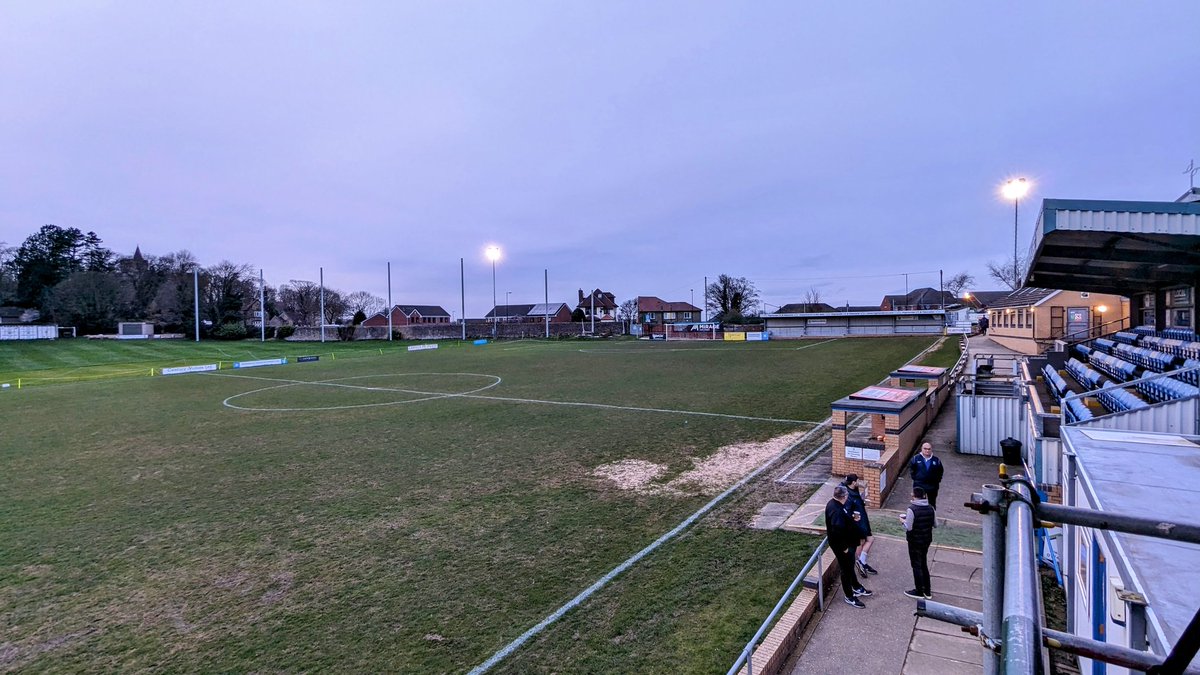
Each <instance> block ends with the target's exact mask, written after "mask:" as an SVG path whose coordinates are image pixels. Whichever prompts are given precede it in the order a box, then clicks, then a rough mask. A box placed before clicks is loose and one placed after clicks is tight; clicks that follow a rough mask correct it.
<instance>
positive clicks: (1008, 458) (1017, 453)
mask: <svg viewBox="0 0 1200 675" xmlns="http://www.w3.org/2000/svg"><path fill="white" fill-rule="evenodd" d="M1000 455H1001V456H1002V457H1004V463H1005V464H1007V465H1008V466H1022V465H1023V460H1022V457H1021V441H1018V440H1017V439H1015V438H1006V439H1004V440H1002V441H1000Z"/></svg>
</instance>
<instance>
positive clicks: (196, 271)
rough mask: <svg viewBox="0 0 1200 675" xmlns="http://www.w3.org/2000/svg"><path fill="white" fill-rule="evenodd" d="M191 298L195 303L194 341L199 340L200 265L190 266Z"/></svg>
mask: <svg viewBox="0 0 1200 675" xmlns="http://www.w3.org/2000/svg"><path fill="white" fill-rule="evenodd" d="M192 300H194V301H195V303H196V342H199V341H200V266H199V265H196V266H194V267H192Z"/></svg>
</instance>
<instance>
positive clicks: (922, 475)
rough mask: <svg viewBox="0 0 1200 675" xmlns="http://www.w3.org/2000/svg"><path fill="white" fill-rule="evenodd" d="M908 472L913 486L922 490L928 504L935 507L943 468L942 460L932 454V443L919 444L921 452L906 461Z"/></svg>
mask: <svg viewBox="0 0 1200 675" xmlns="http://www.w3.org/2000/svg"><path fill="white" fill-rule="evenodd" d="M908 472H909V474H910V475H911V476H912V480H913V487H919V488H921V489H922V490H924V491H925V496H926V497H927V498H928V499H929V505H930V506H932V507H933V508H935V509H936V508H937V497H938V488H939V487H940V486H941V484H942V473H944V472H945V469H944V468H943V467H942V460H940V459H938V458H937V457H935V456H934V455H933V446H932V445H930V444H929V443H922V444H921V452H919V453H917V454H916V455H913V458H912V460H911V461H910V462H909V463H908Z"/></svg>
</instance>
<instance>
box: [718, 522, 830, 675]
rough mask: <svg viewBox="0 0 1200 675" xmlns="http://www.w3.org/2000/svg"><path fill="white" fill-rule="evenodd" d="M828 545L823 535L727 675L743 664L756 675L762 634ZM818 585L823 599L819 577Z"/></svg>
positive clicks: (749, 672) (747, 673) (748, 674)
mask: <svg viewBox="0 0 1200 675" xmlns="http://www.w3.org/2000/svg"><path fill="white" fill-rule="evenodd" d="M828 546H829V537H822V538H821V543H819V544H817V550H815V551H813V554H812V555H811V556H809V558H808V562H806V563H804V567H803V568H801V569H800V573H799V574H797V575H796V580H795V581H793V582H792V585H791V586H788V589H787V590H786V591H784V593H783V597H781V598H779V602H777V603H775V609H773V610H771V613H770V614H769V615H768V616H767V619H766V620H765V621H763V622H762V625H761V626H759V627H758V631H757V632H756V633H755V634H754V637H752V638H750V641H749V642H747V643H746V646H745V647H744V648H743V649H742V653H741V654H740V655H739V656H738V658H737V660H736V661H734V662H733V666H732V667H730V668H729V672H728V673H726V675H737V672H738V671H739V670H741V668H742V666H743V665H745V666H746V675H754V645H756V644H757V643H758V641H759V640H760V639H761V638H762V636H763V635H765V634H766V632H767V629H768V628H770V626H771V624H772V623H773V622H774V621H775V617H776V616H777V615H778V614H779V610H780V609H782V608H783V605H784V603H786V602H787V600H788V598H790V597H792V593H794V592H795V590H796V587H797V586H799V585H800V584H801V583H803V581H804V577H806V576H808V573H809V572H811V571H812V568H813V567H814V566H815V565H816V564H817V563H819V562H820V560H821V554H822V553H824V552H825V549H826V548H827V547H828ZM817 585H818V590H817V593H818V594H819V595H820V597H821V599H822V600H823V599H824V597H825V596H824V590H825V589H824V587H823V586H824V583H823V580H822V579H820V578H818V580H817Z"/></svg>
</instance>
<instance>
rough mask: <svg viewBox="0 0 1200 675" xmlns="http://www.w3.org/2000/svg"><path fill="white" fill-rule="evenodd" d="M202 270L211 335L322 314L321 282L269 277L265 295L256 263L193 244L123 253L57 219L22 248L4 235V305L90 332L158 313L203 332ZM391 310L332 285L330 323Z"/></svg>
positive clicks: (0, 257)
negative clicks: (204, 261) (204, 260)
mask: <svg viewBox="0 0 1200 675" xmlns="http://www.w3.org/2000/svg"><path fill="white" fill-rule="evenodd" d="M197 272H198V277H199V293H200V318H201V321H202V325H201V333H202V334H203V335H206V336H209V337H223V338H230V339H236V338H240V337H245V336H246V334H247V324H251V323H257V321H258V320H259V319H258V317H259V316H262V317H263V319H264V320H266V321H270V320H271V319H273V318H276V317H286V319H287V320H288V322H289V323H291V324H295V325H301V326H304V325H317V324H318V322H319V321H320V320H321V319H322V317H321V316H320V314H321V311H320V307H321V301H320V285H319V284H317V283H314V282H312V281H308V280H304V279H293V280H291V281H289V282H288V283H286V284H282V285H280V286H278V287H274V286H271V285H269V284H264V285H263V287H262V296H263V298H264V300H265V302H262V303H260V301H259V296H260V289H259V278H258V275H257V274H255V270H254V269H253V268H252V267H251V266H250V265H249V264H246V263H236V262H231V261H228V260H222V261H221V262H218V263H217V264H215V265H211V266H207V267H205V266H202V265H200V263H199V261H197V260H196V257H195V256H194V255H193V254H192V253H191V252H190V251H187V250H179V251H176V252H174V253H167V254H165V255H161V256H159V255H144V254H142V252H141V250H140V249H138V250H135V251H134V253H133V254H132V255H128V256H122V255H118V254H116V253H114V252H113V251H112V250H110V249H108V248H106V247H104V246H103V241H102V240H101V239H100V237H99V236H98V235H97V234H96V233H95V232H82V231H80V230H79V229H78V228H74V227H66V228H64V227H59V226H57V225H43V226H42V227H41V229H39V230H38V231H37V232H35V233H33V234H32V235H30V236H29V237H28V238H26V239H25V241H24V242H22V243H21V244H20V245H19V246H9V245H7V244H5V243H4V242H0V305H11V306H16V307H21V308H26V309H36V310H38V311H39V312H40V313H41V315H42V320H44V321H53V322H55V323H57V324H58V325H61V326H75V328H76V330H77V331H78V332H79V334H82V335H88V334H95V333H111V332H114V331H115V330H116V327H117V323H118V322H120V321H149V322H152V323H154V324H156V325H157V326H158V327H159V329H160V330H161V331H163V332H168V333H184V334H186V335H188V336H189V337H194V336H195V328H194V326H195V323H194V321H193V313H194V307H195V299H196V295H195V293H196V291H195V289H196V283H195V281H196V276H197ZM383 309H384V301H383V299H382V298H379V297H377V296H375V295H372V294H371V293H368V292H366V291H355V292H352V293H344V292H342V291H339V290H337V289H331V288H326V289H325V314H324V317H323V319H324V322H325V323H326V324H335V323H353V324H357V323H360V322H362V321H363V320H365V319H366V318H367V316H369V315H371V314H374V313H375V312H378V311H382V310H383ZM260 311H261V312H262V314H261V315H259V314H257V312H260Z"/></svg>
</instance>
